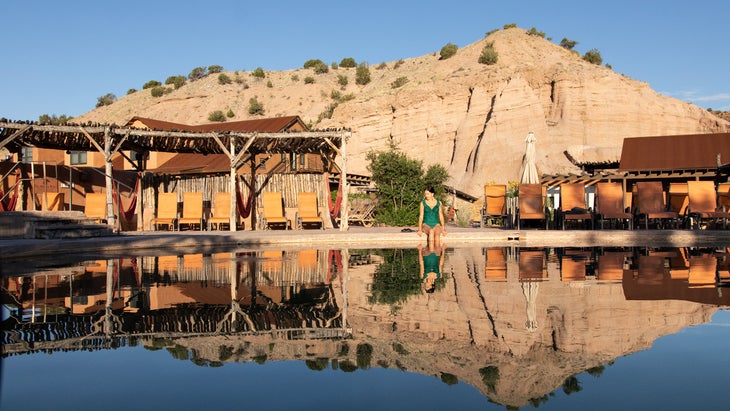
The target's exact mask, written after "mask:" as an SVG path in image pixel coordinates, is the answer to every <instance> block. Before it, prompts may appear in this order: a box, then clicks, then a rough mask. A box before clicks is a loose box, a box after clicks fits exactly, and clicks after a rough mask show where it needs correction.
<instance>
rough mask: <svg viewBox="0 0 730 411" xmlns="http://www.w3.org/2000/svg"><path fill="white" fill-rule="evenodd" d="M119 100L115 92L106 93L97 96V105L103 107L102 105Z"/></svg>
mask: <svg viewBox="0 0 730 411" xmlns="http://www.w3.org/2000/svg"><path fill="white" fill-rule="evenodd" d="M115 101H117V96H115V95H114V94H113V93H106V94H104V95H103V96H101V97H97V99H96V107H97V108H99V107H102V106H108V105H110V104H112V103H114V102H115Z"/></svg>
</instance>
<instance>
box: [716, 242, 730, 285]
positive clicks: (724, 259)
mask: <svg viewBox="0 0 730 411" xmlns="http://www.w3.org/2000/svg"><path fill="white" fill-rule="evenodd" d="M728 251H730V249H728V248H725V249H724V250H723V252H721V253H719V254H717V255H716V257H717V282H718V284H720V285H723V286H726V285H728V283H730V254H729V253H728Z"/></svg>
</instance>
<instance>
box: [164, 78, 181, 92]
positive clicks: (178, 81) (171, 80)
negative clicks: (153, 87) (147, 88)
mask: <svg viewBox="0 0 730 411" xmlns="http://www.w3.org/2000/svg"><path fill="white" fill-rule="evenodd" d="M185 82H186V79H185V76H170V77H168V78H167V80H165V84H167V85H170V84H172V85H173V86H174V87H175V90H177V89H179V88H180V87H182V86H184V85H185Z"/></svg>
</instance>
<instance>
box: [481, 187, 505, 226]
mask: <svg viewBox="0 0 730 411" xmlns="http://www.w3.org/2000/svg"><path fill="white" fill-rule="evenodd" d="M506 219H507V186H506V185H504V184H487V185H485V186H484V208H482V218H481V220H480V225H481V227H484V226H485V225H489V224H490V223H494V222H495V221H498V222H499V224H498V225H500V226H504V225H505V221H506Z"/></svg>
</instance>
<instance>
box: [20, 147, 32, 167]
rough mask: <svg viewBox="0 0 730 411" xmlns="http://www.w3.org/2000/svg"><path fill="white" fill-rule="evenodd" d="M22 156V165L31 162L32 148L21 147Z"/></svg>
mask: <svg viewBox="0 0 730 411" xmlns="http://www.w3.org/2000/svg"><path fill="white" fill-rule="evenodd" d="M21 155H22V156H23V163H25V164H29V163H32V162H33V147H23V149H22V150H21Z"/></svg>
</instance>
